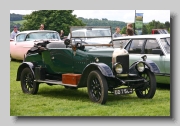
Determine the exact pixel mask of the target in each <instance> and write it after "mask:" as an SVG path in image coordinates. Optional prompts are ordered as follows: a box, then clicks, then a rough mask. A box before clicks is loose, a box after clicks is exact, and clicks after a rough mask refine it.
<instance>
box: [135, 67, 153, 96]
mask: <svg viewBox="0 0 180 126" xmlns="http://www.w3.org/2000/svg"><path fill="white" fill-rule="evenodd" d="M141 76H142V77H143V78H145V79H146V81H147V84H145V85H144V86H143V87H142V88H139V89H136V91H135V92H136V95H137V96H138V97H139V98H153V97H154V95H155V92H156V78H155V75H154V73H152V72H151V71H150V70H148V69H146V70H145V71H144V72H143V73H142V75H141Z"/></svg>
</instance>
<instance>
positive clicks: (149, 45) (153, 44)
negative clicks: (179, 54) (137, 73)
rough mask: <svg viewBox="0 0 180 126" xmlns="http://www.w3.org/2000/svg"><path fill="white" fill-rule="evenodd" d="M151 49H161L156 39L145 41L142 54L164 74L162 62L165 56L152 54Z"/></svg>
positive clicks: (163, 63)
mask: <svg viewBox="0 0 180 126" xmlns="http://www.w3.org/2000/svg"><path fill="white" fill-rule="evenodd" d="M152 49H161V47H160V45H159V43H158V41H157V40H156V39H147V41H146V44H145V47H144V54H146V55H147V59H149V60H152V61H154V62H155V63H156V64H157V65H158V67H159V69H160V73H163V74H164V73H165V72H166V70H165V62H164V60H165V55H160V54H153V53H152ZM161 50H162V49H161ZM162 51H163V50H162Z"/></svg>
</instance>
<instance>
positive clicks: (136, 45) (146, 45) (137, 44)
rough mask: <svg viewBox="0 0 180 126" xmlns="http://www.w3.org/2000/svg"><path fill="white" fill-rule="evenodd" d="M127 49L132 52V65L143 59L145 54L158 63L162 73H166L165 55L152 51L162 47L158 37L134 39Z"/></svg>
mask: <svg viewBox="0 0 180 126" xmlns="http://www.w3.org/2000/svg"><path fill="white" fill-rule="evenodd" d="M125 49H126V50H128V52H129V54H130V55H129V56H130V58H129V59H130V62H129V63H130V65H131V64H132V63H133V62H135V61H137V60H141V57H142V56H143V55H144V54H145V55H146V56H147V59H148V60H152V61H153V62H155V63H156V64H157V65H158V67H159V69H160V72H161V73H165V64H164V59H165V56H164V55H160V54H153V53H152V49H161V48H160V45H159V43H158V42H157V40H156V39H145V38H144V39H132V40H131V42H130V43H129V44H128V45H127V46H126V47H125Z"/></svg>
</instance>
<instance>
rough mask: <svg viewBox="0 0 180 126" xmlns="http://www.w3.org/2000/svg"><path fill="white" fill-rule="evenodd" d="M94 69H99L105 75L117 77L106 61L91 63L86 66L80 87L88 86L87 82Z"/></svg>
mask: <svg viewBox="0 0 180 126" xmlns="http://www.w3.org/2000/svg"><path fill="white" fill-rule="evenodd" d="M93 70H99V71H100V72H101V73H102V75H104V76H105V77H113V78H114V77H115V76H114V75H113V72H112V70H111V68H110V67H109V66H108V65H106V64H104V63H90V64H89V65H87V66H86V67H85V68H84V70H83V72H82V76H81V79H80V81H79V84H78V87H86V86H87V85H86V83H87V78H88V75H89V73H90V72H91V71H93Z"/></svg>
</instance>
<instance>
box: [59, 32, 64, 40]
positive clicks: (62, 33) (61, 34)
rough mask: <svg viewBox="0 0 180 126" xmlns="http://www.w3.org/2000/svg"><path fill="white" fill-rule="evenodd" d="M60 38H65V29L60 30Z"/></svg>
mask: <svg viewBox="0 0 180 126" xmlns="http://www.w3.org/2000/svg"><path fill="white" fill-rule="evenodd" d="M60 38H61V40H62V39H64V31H63V30H61V31H60Z"/></svg>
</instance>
